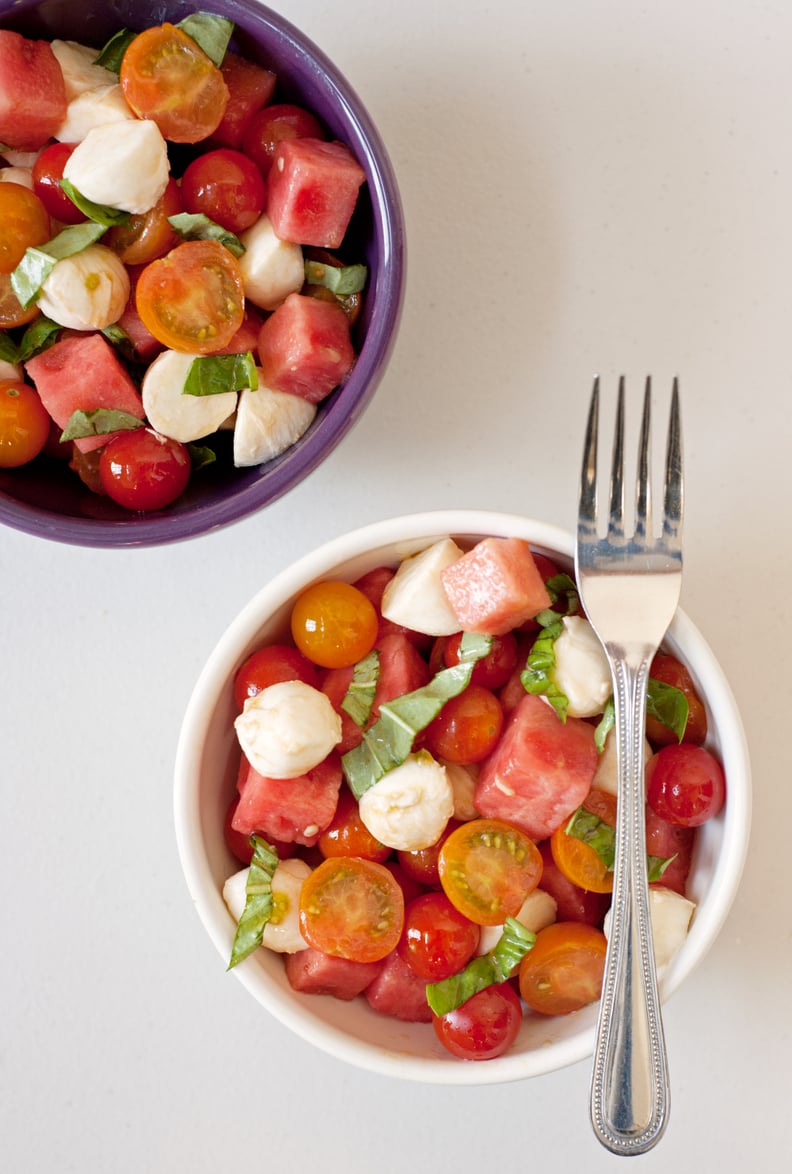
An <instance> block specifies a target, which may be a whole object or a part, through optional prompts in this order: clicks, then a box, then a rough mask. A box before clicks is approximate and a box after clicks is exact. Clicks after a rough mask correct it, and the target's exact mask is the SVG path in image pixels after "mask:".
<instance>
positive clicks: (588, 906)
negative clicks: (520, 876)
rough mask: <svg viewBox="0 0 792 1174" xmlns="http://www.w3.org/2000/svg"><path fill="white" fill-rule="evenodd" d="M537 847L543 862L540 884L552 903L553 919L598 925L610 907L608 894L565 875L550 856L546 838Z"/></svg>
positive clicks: (548, 842)
mask: <svg viewBox="0 0 792 1174" xmlns="http://www.w3.org/2000/svg"><path fill="white" fill-rule="evenodd" d="M538 848H539V852H540V854H541V857H542V865H543V867H542V881H541V885H542V888H543V889H544V891H545V892H546V893H549V894H550V896H551V897H552V898H553V900H554V901H555V903H556V917H557V919H558V920H559V921H584V922H585V923H586V924H587V925H596V926H601V925H602V922H603V919H604V917H605V914H606V913H607V912H608V909H609V907H610V894H609V893H592V892H591V891H590V890H586V889H581V888H580V886H579V885H575V884H573V883H572V881H571V880H569V879H568V878H567V877H565V876H564V874H563V872H562V871H561V869H560V868H559V867H558V865H557V864H556V862H555V860H554V859H553V854H552V852H551V850H550V841H549V840H543V841H542V843H541V844H539V845H538Z"/></svg>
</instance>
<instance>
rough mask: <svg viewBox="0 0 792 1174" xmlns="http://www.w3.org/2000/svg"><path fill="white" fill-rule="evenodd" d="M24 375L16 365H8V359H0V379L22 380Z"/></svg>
mask: <svg viewBox="0 0 792 1174" xmlns="http://www.w3.org/2000/svg"><path fill="white" fill-rule="evenodd" d="M24 377H25V373H24V371H23V370H22V367H21V366H20V365H19V364H18V363H10V362H9V361H8V359H0V379H17V380H18V379H24Z"/></svg>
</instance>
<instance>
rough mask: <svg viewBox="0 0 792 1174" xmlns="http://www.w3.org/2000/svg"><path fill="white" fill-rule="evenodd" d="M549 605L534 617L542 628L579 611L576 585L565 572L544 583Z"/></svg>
mask: <svg viewBox="0 0 792 1174" xmlns="http://www.w3.org/2000/svg"><path fill="white" fill-rule="evenodd" d="M545 587H546V588H547V594H548V595H549V596H550V600H551V605H550V607H548V608H545V610H544V611H540V612H539V614H538V615H537V616H534V619H535V620H536V622H537V623H538V624H539V625H540V626H541V627H543V628H547V627H549V626H550V625H551V624H554V623H555V622H556V621H557V620H560V619H563V617H564V616H572V615H575V613H576V612H578V611H579V610H580V596H579V595H578V589H577V584H576V582H575V580H574V579H573V578H572V576H571V575H567V573H566V572H565V571H561V572H559V574H557V575H553V576H552V577H551V578H549V579H548V580H547V582H546V583H545Z"/></svg>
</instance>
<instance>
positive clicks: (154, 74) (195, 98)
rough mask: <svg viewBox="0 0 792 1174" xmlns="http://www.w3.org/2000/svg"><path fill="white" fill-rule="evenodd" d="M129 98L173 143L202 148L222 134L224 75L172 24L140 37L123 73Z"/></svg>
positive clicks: (126, 58) (123, 65)
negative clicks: (217, 132)
mask: <svg viewBox="0 0 792 1174" xmlns="http://www.w3.org/2000/svg"><path fill="white" fill-rule="evenodd" d="M119 77H120V81H121V88H122V90H123V93H124V97H125V98H126V100H127V102H128V103H129V105H130V107H131V108H132V110H134V112H135V114H137V116H138V117H139V118H149V119H151V121H152V122H155V123H156V124H157V126H158V127H159V129H160V131H161V132H162V137H163V138H165V139H168V140H169V141H170V142H173V143H197V142H200V141H201V139H205V138H207V137H208V136H209V135H210V134H212V132H213V131H215V130H217V128H218V126H219V125H220V122H221V121H222V118H223V114H224V113H225V108H226V106H227V105H228V86H227V85H226V84H225V81H224V79H223V75H222V73H221V71H220V70H219V69H218V68H217V66H216V65H215V64H214V62H213V61H212V60H211V58H210V57H207V55H206V53H204V51H203V49H201V48H199V46H198V45H197V44H196V42H195V41H193V40H192V38H191V37H188V36H187V34H186V33H183V32H182V31H181V29H178V28H176V27H175V25H172V24H167V23H166V24H162V25H157V26H156V27H154V28H150V29H146V30H145V32H142V33H140V34H139V35H138V36H137V37H135V39H134V41H132V42H131V43H130V45H129V48H128V49H127V51H126V53H125V54H124V59H123V61H122V62H121V71H120V74H119Z"/></svg>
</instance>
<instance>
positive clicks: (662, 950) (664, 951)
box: [602, 885, 696, 978]
mask: <svg viewBox="0 0 792 1174" xmlns="http://www.w3.org/2000/svg"><path fill="white" fill-rule="evenodd" d="M695 911H696V906H695V904H694V902H693V901H689V900H688V898H687V897H683V896H682V894H681V893H677V892H675V891H674V890H673V889H667V888H665V887H664V886H663V885H650V887H649V917H650V920H651V922H652V944H653V946H654V957H655V968H656V970H657V976H658V978H660V977H661V976H662V974H663V972H664V971H665V970H666V969H667V968H668V966H669V964H670V963H671V962H672V961H673V959H674V957H675V956H676V954H677V953H678V952H679V949H680V948H681V946H682V943H683V942H684V940H685V938H686V937H687V934H688V930H689V929H690V923H691V921H692V919H693V914H694V913H695ZM611 921H612V916H611V910H610V909H609V910H608V912H607V913H606V914H605V921H604V923H603V926H602V929H603V932H604V934H605V936H606V937H610V928H611Z"/></svg>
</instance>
